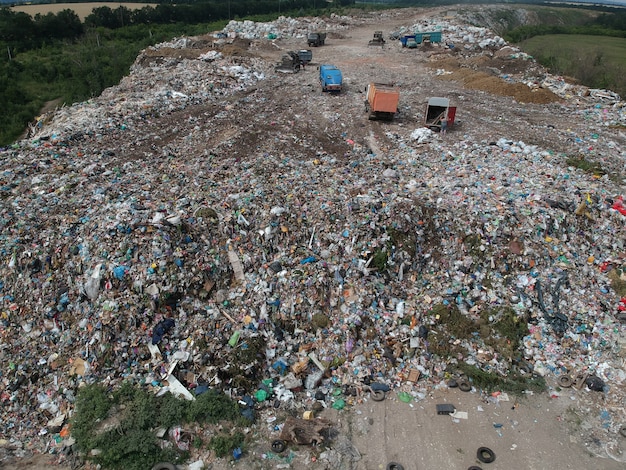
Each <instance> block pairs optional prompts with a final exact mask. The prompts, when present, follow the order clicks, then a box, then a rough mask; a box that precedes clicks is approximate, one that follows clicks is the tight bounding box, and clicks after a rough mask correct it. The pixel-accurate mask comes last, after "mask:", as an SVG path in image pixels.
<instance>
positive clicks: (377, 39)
mask: <svg viewBox="0 0 626 470" xmlns="http://www.w3.org/2000/svg"><path fill="white" fill-rule="evenodd" d="M367 45H368V46H384V45H385V38H384V37H383V32H382V31H375V32H374V38H373V39H371V40H370V42H368V43H367Z"/></svg>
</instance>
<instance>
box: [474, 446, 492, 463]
mask: <svg viewBox="0 0 626 470" xmlns="http://www.w3.org/2000/svg"><path fill="white" fill-rule="evenodd" d="M476 458H477V459H478V460H480V461H481V462H482V463H491V462H493V461H494V460H496V454H495V453H494V451H493V450H491V449H490V448H489V447H479V448H478V450H477V451H476Z"/></svg>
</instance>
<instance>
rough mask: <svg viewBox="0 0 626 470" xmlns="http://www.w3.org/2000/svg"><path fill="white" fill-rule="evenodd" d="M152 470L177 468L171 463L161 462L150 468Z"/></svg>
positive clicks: (175, 469)
mask: <svg viewBox="0 0 626 470" xmlns="http://www.w3.org/2000/svg"><path fill="white" fill-rule="evenodd" d="M152 470H178V467H177V466H176V465H174V464H173V463H166V462H161V463H158V464H156V465H155V466H154V467H152Z"/></svg>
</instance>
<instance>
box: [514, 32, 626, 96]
mask: <svg viewBox="0 0 626 470" xmlns="http://www.w3.org/2000/svg"><path fill="white" fill-rule="evenodd" d="M518 46H519V47H520V48H521V49H522V50H523V51H525V52H526V53H528V54H530V55H532V56H533V57H535V59H536V60H537V61H539V62H541V63H542V64H543V65H544V66H546V67H548V68H549V69H550V71H551V72H552V73H553V74H557V75H568V76H576V77H578V78H579V80H580V81H581V82H583V83H586V84H587V85H588V86H591V87H595V88H607V87H609V88H610V89H611V90H612V91H615V92H616V93H619V94H620V95H622V96H626V39H623V38H614V37H606V36H586V35H572V34H552V35H546V36H535V37H533V38H530V39H528V40H526V41H524V42H522V43H520V44H518ZM610 83H614V84H615V85H609V84H610Z"/></svg>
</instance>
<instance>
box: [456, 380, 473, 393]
mask: <svg viewBox="0 0 626 470" xmlns="http://www.w3.org/2000/svg"><path fill="white" fill-rule="evenodd" d="M471 389H472V386H471V385H470V384H469V382H459V390H461V391H462V392H469V391H470V390H471Z"/></svg>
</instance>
